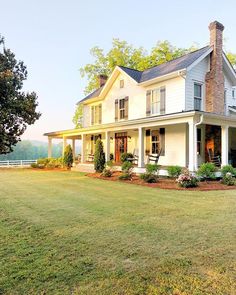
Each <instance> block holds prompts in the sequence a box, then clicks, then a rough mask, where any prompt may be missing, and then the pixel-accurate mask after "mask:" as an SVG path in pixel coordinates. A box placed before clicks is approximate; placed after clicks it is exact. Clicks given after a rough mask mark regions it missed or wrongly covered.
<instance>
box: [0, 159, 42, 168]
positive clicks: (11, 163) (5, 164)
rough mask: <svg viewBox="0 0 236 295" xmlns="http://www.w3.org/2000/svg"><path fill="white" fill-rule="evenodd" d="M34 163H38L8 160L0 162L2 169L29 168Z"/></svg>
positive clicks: (34, 161)
mask: <svg viewBox="0 0 236 295" xmlns="http://www.w3.org/2000/svg"><path fill="white" fill-rule="evenodd" d="M33 163H35V164H36V163H37V160H6V161H0V167H19V166H20V167H27V166H30V165H31V164H33Z"/></svg>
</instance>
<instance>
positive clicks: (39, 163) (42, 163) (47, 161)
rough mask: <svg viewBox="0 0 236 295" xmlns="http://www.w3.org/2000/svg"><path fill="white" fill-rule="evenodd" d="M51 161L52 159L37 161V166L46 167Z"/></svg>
mask: <svg viewBox="0 0 236 295" xmlns="http://www.w3.org/2000/svg"><path fill="white" fill-rule="evenodd" d="M49 161H50V158H40V159H38V160H37V164H38V165H39V166H41V167H46V166H47V164H48V163H49Z"/></svg>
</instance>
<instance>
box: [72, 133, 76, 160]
mask: <svg viewBox="0 0 236 295" xmlns="http://www.w3.org/2000/svg"><path fill="white" fill-rule="evenodd" d="M72 153H73V162H74V161H75V139H72Z"/></svg>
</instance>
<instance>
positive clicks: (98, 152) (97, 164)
mask: <svg viewBox="0 0 236 295" xmlns="http://www.w3.org/2000/svg"><path fill="white" fill-rule="evenodd" d="M105 163H106V160H105V153H104V151H103V144H102V141H101V139H100V138H98V139H97V141H96V145H95V153H94V169H95V171H96V172H100V173H101V172H102V171H103V169H104V168H105Z"/></svg>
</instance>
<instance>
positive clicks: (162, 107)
mask: <svg viewBox="0 0 236 295" xmlns="http://www.w3.org/2000/svg"><path fill="white" fill-rule="evenodd" d="M160 91H161V99H160V113H161V115H163V114H165V113H166V88H165V87H161V90H160Z"/></svg>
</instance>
